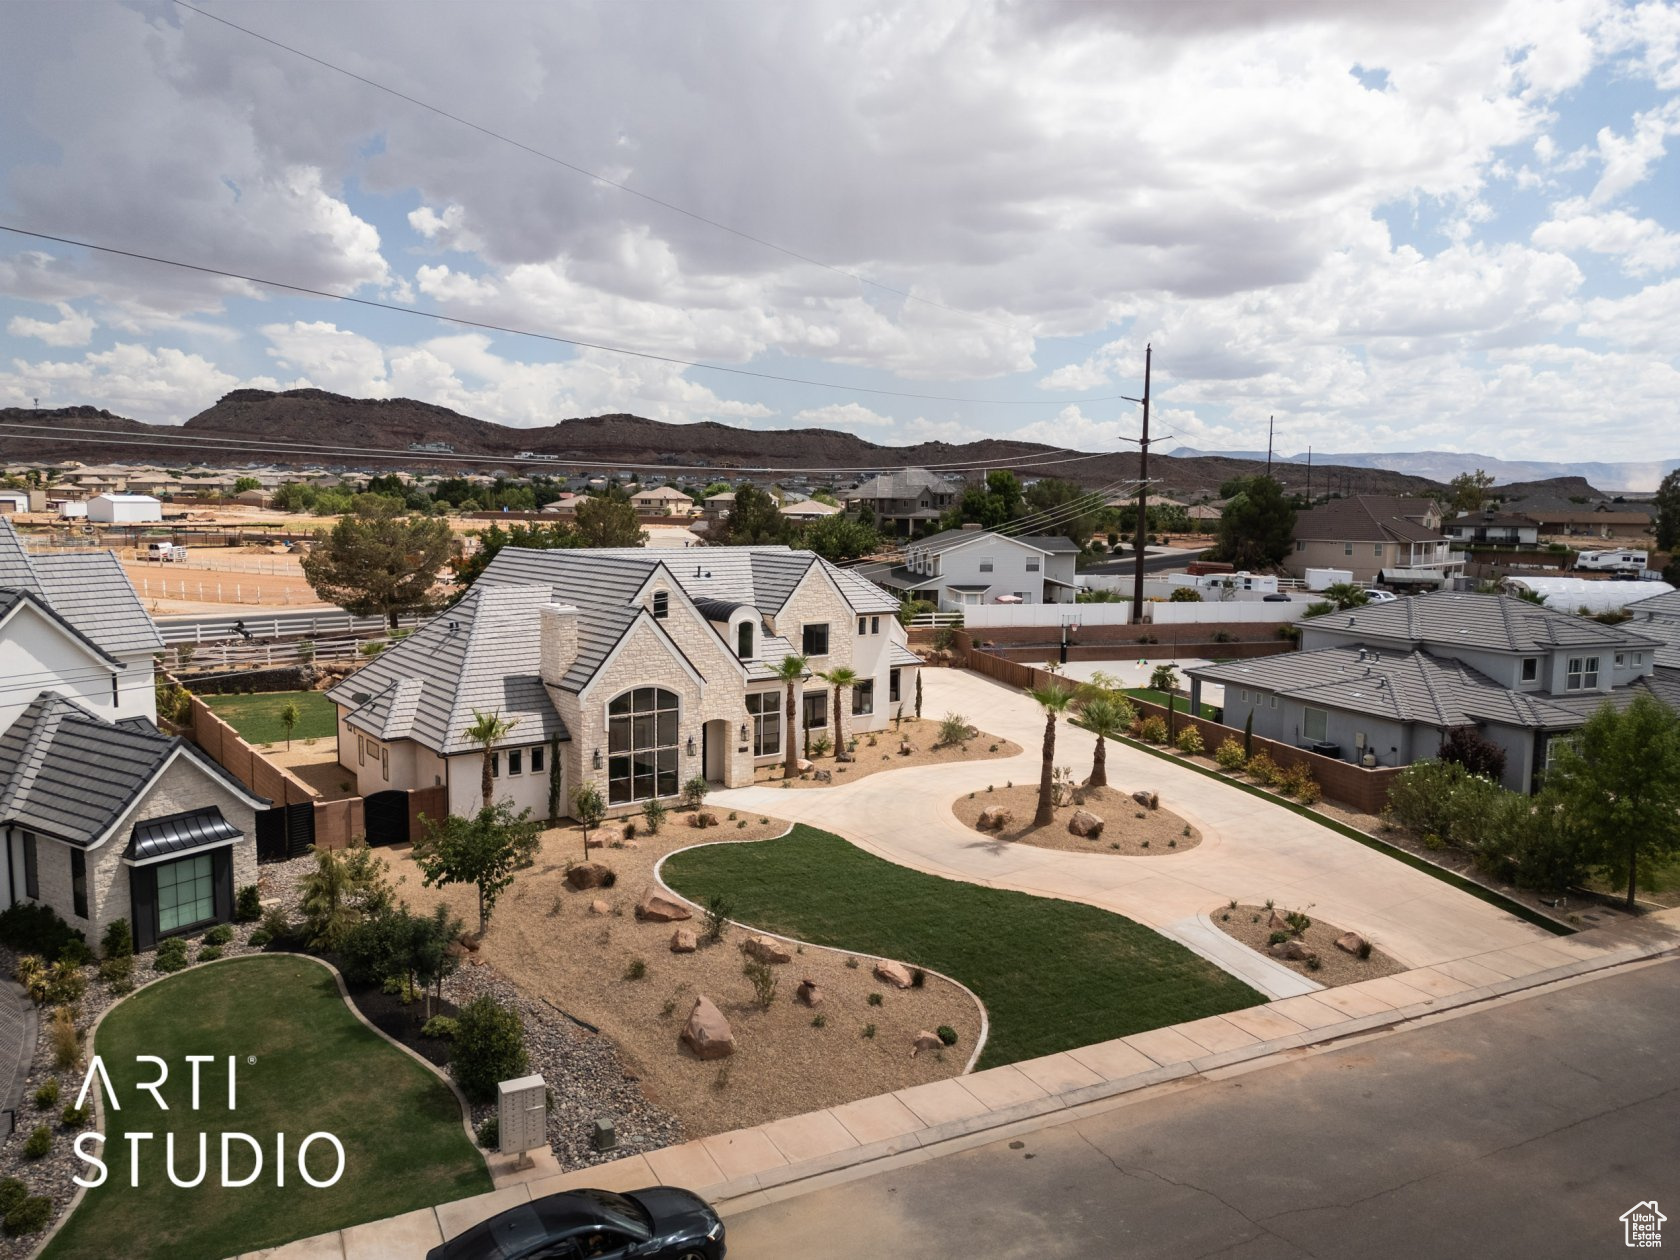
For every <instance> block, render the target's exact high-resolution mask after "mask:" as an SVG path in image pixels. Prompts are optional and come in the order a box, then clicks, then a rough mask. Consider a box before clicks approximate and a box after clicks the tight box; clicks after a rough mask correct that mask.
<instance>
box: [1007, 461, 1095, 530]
mask: <svg viewBox="0 0 1680 1260" xmlns="http://www.w3.org/2000/svg"><path fill="white" fill-rule="evenodd" d="M1022 497H1023V498H1024V500H1025V506H1024V507H1023V508H1022V511H1023V512H1024V513H1026V514H1028V515H1031V514H1034V513H1040V512H1042V513H1046V514H1047V515H1046V516H1045V518H1044V519H1045V520H1046V521H1047V522H1048V523H1047V524H1046V525H1045V526H1044V528H1043V529H1042V530H1034V531H1033V532H1034V533H1045V534H1060V535H1061V536H1062V537H1063V538H1066V539H1067V540H1068V541H1069V542H1072V543H1075V544H1077V545H1079V546H1084V544H1085V540H1086V539H1088V538H1089V537H1090V536H1091V532H1092V531H1093V530H1094V529H1096V527H1097V516H1098V514H1099V512H1100V511H1101V507H1100V504H1101V502H1102V500H1101V499H1100V498H1098V497H1097V496H1095V495H1092V494H1090V493H1088V492H1087V491H1086V490H1085V488H1084V487H1083V486H1081V485H1079V484H1078V483H1077V482H1073V481H1068V480H1066V479H1064V478H1061V477H1045V478H1044V479H1043V480H1041V481H1038V482H1035V483H1034V484H1033V485H1032V486H1031V487H1029V488H1028V490H1027V492H1026V494H1025V495H1023V496H1022ZM1051 513H1053V514H1054V515H1048V514H1051Z"/></svg>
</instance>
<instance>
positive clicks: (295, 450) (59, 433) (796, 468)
mask: <svg viewBox="0 0 1680 1260" xmlns="http://www.w3.org/2000/svg"><path fill="white" fill-rule="evenodd" d="M31 429H35V430H42V432H38V433H33V432H18V430H31ZM5 430H12V431H13V432H14V437H15V439H16V440H18V441H25V442H65V443H77V444H81V445H87V446H134V447H166V448H168V449H170V450H183V449H184V450H190V451H193V452H194V453H198V452H206V453H216V454H221V455H224V456H231V455H267V456H268V457H269V458H270V459H273V458H275V457H279V458H286V457H289V456H297V457H304V456H308V457H311V458H315V459H336V460H341V461H344V462H353V461H354V460H360V459H385V460H403V461H405V462H408V463H419V462H423V461H425V460H427V459H431V460H435V461H437V462H440V463H447V462H455V463H473V464H514V465H518V466H521V467H531V466H533V465H539V464H540V465H543V466H548V467H558V468H565V467H580V468H584V467H589V468H593V467H599V468H613V469H618V468H622V469H627V470H631V471H641V472H650V471H652V472H657V471H678V472H707V473H719V474H728V473H737V474H745V473H775V474H777V475H781V474H791V473H802V474H812V473H815V474H824V473H863V472H872V471H874V470H876V469H882V468H890V467H893V466H892V465H888V464H883V463H874V464H851V465H840V466H832V467H818V466H815V465H809V466H803V465H780V466H769V465H763V466H758V465H743V466H740V467H729V466H725V465H720V464H669V463H663V464H662V463H633V462H625V461H622V460H615V459H608V458H604V457H584V458H578V459H572V458H564V459H553V460H550V459H541V460H533V459H530V458H525V459H521V458H520V457H519V456H517V455H513V454H490V455H464V454H444V453H441V452H428V451H412V450H398V449H396V448H394V447H339V446H330V445H328V444H326V443H319V442H284V441H279V440H273V441H271V440H268V439H264V438H237V437H225V436H222V435H220V434H217V435H208V434H205V435H199V434H189V433H181V434H180V435H179V436H175V435H173V434H171V435H168V436H166V435H165V434H163V433H159V434H157V435H156V436H155V437H154V436H150V435H145V436H127V435H124V434H122V433H114V432H110V431H108V430H105V429H93V428H86V427H78V426H74V425H48V424H32V423H29V422H28V421H5V422H3V423H0V432H3V431H5ZM67 433H81V434H93V435H95V436H91V437H65V436H64V434H67ZM1112 454H1113V452H1112V451H1087V452H1079V453H1073V454H1067V453H1066V448H1055V449H1052V450H1051V451H1049V452H1047V453H1045V454H1043V455H1037V454H1033V455H1025V456H1020V457H1014V456H995V457H993V458H991V459H983V460H973V461H951V462H948V463H935V464H918V465H915V467H919V468H925V469H927V470H928V471H933V472H947V473H949V472H962V471H979V470H981V469H983V468H987V467H989V466H1002V465H1007V466H1008V467H1010V468H1040V467H1048V466H1051V465H1060V464H1074V463H1079V462H1080V461H1082V460H1088V459H1105V458H1108V457H1109V456H1110V455H1112ZM905 467H910V465H905Z"/></svg>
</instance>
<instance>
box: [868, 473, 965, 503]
mask: <svg viewBox="0 0 1680 1260" xmlns="http://www.w3.org/2000/svg"><path fill="white" fill-rule="evenodd" d="M961 489H962V483H961V482H956V481H950V480H948V479H946V478H944V477H941V476H940V475H939V474H937V473H931V472H929V471H928V470H927V469H925V468H895V469H894V470H893V471H892V472H888V473H882V474H881V475H880V476H878V477H871V478H870V479H869V480H868V481H865V482H861V483H860V484H859V485H858V487H857V488H856V489H855V490H851V491H849V492H848V493H847V494H846V497H847V498H848V499H908V498H912V497H914V496H916V495H919V494H921V492H922V491H923V490H932V491H933V492H934V493H936V494H955V493H957V492H958V491H960V490H961Z"/></svg>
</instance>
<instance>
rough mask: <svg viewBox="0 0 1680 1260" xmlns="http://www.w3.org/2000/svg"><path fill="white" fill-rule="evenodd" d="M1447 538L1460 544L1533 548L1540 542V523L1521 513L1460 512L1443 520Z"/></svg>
mask: <svg viewBox="0 0 1680 1260" xmlns="http://www.w3.org/2000/svg"><path fill="white" fill-rule="evenodd" d="M1445 526H1446V533H1447V537H1448V538H1450V539H1452V540H1453V541H1454V542H1459V543H1500V544H1503V545H1507V546H1509V545H1520V546H1528V547H1532V546H1535V545H1536V544H1538V543H1539V541H1540V522H1538V521H1536V520H1535V519H1534V518H1533V517H1531V516H1524V515H1522V513H1520V512H1498V511H1495V510H1494V509H1493V508H1486V509H1484V510H1482V511H1480V512H1461V513H1460V514H1459V515H1457V516H1454V517H1452V518H1450V519H1449V520H1447V521H1446V522H1445Z"/></svg>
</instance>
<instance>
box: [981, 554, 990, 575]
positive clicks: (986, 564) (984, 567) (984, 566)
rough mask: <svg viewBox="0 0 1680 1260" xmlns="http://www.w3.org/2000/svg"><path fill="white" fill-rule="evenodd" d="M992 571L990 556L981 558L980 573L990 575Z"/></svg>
mask: <svg viewBox="0 0 1680 1260" xmlns="http://www.w3.org/2000/svg"><path fill="white" fill-rule="evenodd" d="M991 571H992V558H991V557H990V556H981V557H980V572H982V573H990V572H991Z"/></svg>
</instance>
